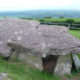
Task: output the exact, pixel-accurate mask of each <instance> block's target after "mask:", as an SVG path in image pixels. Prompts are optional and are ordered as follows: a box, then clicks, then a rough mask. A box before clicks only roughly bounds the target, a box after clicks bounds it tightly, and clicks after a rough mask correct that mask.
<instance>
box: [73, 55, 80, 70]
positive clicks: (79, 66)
mask: <svg viewBox="0 0 80 80" xmlns="http://www.w3.org/2000/svg"><path fill="white" fill-rule="evenodd" d="M72 58H73V61H74V64H75V67H76V69H77V70H79V69H80V60H79V58H78V56H77V54H72Z"/></svg>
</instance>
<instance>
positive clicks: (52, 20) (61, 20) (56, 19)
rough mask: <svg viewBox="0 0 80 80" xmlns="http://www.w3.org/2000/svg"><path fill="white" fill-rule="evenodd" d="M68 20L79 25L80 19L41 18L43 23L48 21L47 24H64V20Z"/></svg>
mask: <svg viewBox="0 0 80 80" xmlns="http://www.w3.org/2000/svg"><path fill="white" fill-rule="evenodd" d="M68 19H73V20H74V23H80V18H43V20H45V21H49V22H62V23H63V22H66V20H68ZM36 20H40V19H36Z"/></svg>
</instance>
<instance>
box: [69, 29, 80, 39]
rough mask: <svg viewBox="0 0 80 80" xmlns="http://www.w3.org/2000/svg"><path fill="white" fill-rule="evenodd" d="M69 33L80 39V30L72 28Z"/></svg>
mask: <svg viewBox="0 0 80 80" xmlns="http://www.w3.org/2000/svg"><path fill="white" fill-rule="evenodd" d="M69 33H70V34H71V35H73V36H75V37H77V38H79V39H80V30H70V32H69Z"/></svg>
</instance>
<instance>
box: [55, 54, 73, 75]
mask: <svg viewBox="0 0 80 80" xmlns="http://www.w3.org/2000/svg"><path fill="white" fill-rule="evenodd" d="M71 68H72V60H71V55H70V54H68V55H60V56H59V58H58V62H57V65H56V67H55V70H54V74H57V75H64V74H71Z"/></svg>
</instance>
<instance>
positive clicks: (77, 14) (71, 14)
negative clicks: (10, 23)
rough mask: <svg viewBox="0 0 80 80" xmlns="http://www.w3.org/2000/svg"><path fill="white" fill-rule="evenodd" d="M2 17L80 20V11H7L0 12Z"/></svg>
mask: <svg viewBox="0 0 80 80" xmlns="http://www.w3.org/2000/svg"><path fill="white" fill-rule="evenodd" d="M0 16H4V17H5V16H7V17H28V18H43V17H48V16H49V17H65V18H80V10H29V11H5V12H0Z"/></svg>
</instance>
